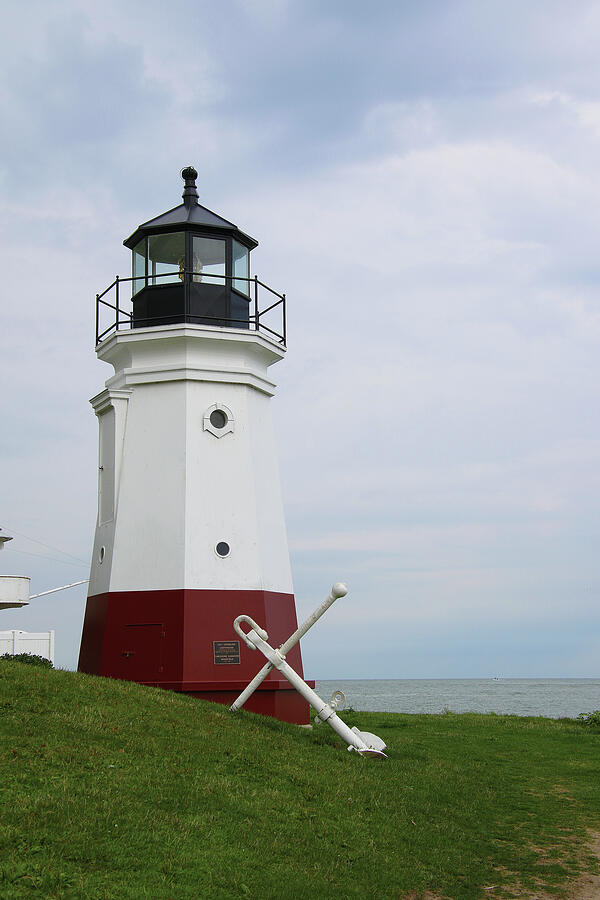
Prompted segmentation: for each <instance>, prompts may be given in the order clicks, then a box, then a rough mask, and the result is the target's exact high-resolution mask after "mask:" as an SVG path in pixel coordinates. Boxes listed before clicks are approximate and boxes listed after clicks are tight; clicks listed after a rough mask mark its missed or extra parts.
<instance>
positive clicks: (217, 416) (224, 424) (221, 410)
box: [203, 403, 235, 438]
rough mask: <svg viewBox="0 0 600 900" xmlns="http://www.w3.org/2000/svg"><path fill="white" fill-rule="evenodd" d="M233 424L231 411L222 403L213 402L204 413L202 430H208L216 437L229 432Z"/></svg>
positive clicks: (232, 429)
mask: <svg viewBox="0 0 600 900" xmlns="http://www.w3.org/2000/svg"><path fill="white" fill-rule="evenodd" d="M234 425H235V423H234V419H233V413H232V412H231V410H230V409H229V407H228V406H225V405H224V404H223V403H213V405H212V406H209V408H208V409H207V410H206V412H205V413H204V420H203V427H204V431H209V432H210V433H211V434H213V435H214V436H215V437H217V438H221V437H224V436H225V435H226V434H231V433H232V432H233V431H234Z"/></svg>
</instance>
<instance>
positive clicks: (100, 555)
mask: <svg viewBox="0 0 600 900" xmlns="http://www.w3.org/2000/svg"><path fill="white" fill-rule="evenodd" d="M105 553H106V549H105V548H104V547H100V551H99V552H98V562H99V563H100V565H102V563H103V562H104V555H105Z"/></svg>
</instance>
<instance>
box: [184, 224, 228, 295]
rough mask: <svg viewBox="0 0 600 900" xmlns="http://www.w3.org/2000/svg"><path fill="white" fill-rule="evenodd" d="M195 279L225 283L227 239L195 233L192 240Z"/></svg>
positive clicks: (210, 282) (212, 282)
mask: <svg viewBox="0 0 600 900" xmlns="http://www.w3.org/2000/svg"><path fill="white" fill-rule="evenodd" d="M192 271H193V273H194V274H193V276H192V277H193V280H194V281H204V282H208V283H209V284H221V285H224V284H225V241H222V240H220V239H219V238H206V237H199V236H198V235H194V238H193V241H192Z"/></svg>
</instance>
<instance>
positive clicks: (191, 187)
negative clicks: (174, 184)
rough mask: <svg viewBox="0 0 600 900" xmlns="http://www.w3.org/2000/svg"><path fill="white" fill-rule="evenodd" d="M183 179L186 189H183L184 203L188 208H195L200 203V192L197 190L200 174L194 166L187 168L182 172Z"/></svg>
mask: <svg viewBox="0 0 600 900" xmlns="http://www.w3.org/2000/svg"><path fill="white" fill-rule="evenodd" d="M181 177H182V178H183V180H184V181H185V187H184V189H183V194H182V195H181V196H182V197H183V202H184V203H185V205H186V206H194V205H195V204H197V203H198V191H197V189H196V178H197V177H198V173H197V172H196V170H195V169H194V167H193V166H187V167H186V168H185V169H182V170H181Z"/></svg>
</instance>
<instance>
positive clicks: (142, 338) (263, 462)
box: [79, 167, 309, 723]
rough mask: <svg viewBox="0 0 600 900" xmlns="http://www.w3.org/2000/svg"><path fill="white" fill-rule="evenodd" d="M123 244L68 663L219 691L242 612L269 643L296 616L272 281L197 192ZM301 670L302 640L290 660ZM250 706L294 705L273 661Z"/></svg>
mask: <svg viewBox="0 0 600 900" xmlns="http://www.w3.org/2000/svg"><path fill="white" fill-rule="evenodd" d="M182 177H183V179H184V181H185V186H184V190H183V203H181V204H180V205H179V206H176V207H175V208H174V209H171V210H169V211H168V212H165V213H163V214H162V215H159V216H157V217H155V218H153V219H150V220H149V221H148V222H146V223H145V224H143V225H140V226H139V227H138V228H137V229H136V230H135V231H134V232H133V234H132V235H131V236H130V237H128V238H127V239H126V240H125V241H124V244H125V246H126V247H127V248H128V249H129V250H130V251H131V255H132V269H131V276H127V277H125V278H116V279H115V281H114V282H113V284H112V285H110V287H109V288H107V289H106V290H105V291H104V292H103V293H102V294H99V295H97V297H96V353H97V356H98V358H99V359H100V360H101V361H102V362H105V363H108V364H109V365H110V366H111V367H112V370H113V372H112V374H111V375H110V377H109V378H108V379H107V381H106V383H105V387H104V389H103V390H102V391H101V392H100V393H99V394H97V395H96V396H95V397H93V398H92V400H91V404H92V406H93V409H94V411H95V413H96V416H97V417H98V424H99V459H98V518H97V523H96V532H95V539H94V547H93V554H92V562H91V570H90V583H89V593H88V598H87V604H86V612H85V620H84V625H83V634H82V640H81V649H80V655H79V670H80V671H83V672H89V673H93V674H97V675H105V676H110V677H113V678H120V679H129V680H133V681H137V682H140V683H142V684H147V685H155V686H159V687H162V688H166V689H170V690H174V691H179V692H185V693H187V694H192V695H194V696H197V697H201V698H203V699H207V700H213V701H218V702H222V703H227V704H230V703H231V702H232V701H233V700H234V699H235V698H236V696H237V695H238V694H239V692H240V691H241V690H242V688H244V687H245V685H246V684H247V683H248V681H249V680H250V679H251V678H252V677H253V676H254V674H255V673H256V671H257V668H259V667H260V663H259V661H257V658H256V657H257V654H256V653H252V652H251V650H250V649H249V648H248V647H247V646H246V645H245V644H244V643H243V642H240V641H239V640H238V636H237V635H236V633H235V632H234V630H233V620H234V619H235V618H236V616H238V615H239V614H240V613H242V612H243V613H246V614H248V615H250V616H252V617H253V618H254V619H256V620H257V621H259V622H261V624H262V625H263V627H264V628H265V629H266V630H267V631H268V633H269V639H270V640H271V643H272V644H274V645H277V643H281V642H283V641H284V640H285V639H286V638H287V637H288V636H289V635H290V634H291V633H292V632H293V631H294V630H295V629H296V627H297V620H296V608H295V602H294V594H293V587H292V578H291V571H290V562H289V551H288V546H287V537H286V529H285V521H284V514H283V504H282V498H281V488H280V482H279V474H278V463H277V453H276V446H275V439H274V432H273V425H272V418H271V409H270V401H271V398H272V397H273V395H274V393H275V390H276V385H275V382H274V381H273V377H272V374H271V370H272V367H273V366H274V365H275V364H276V363H278V362H280V361H281V360H282V359H283V358H284V356H285V352H286V317H285V302H286V301H285V295H284V294H280V293H278V292H276V291H275V290H273V289H272V288H270V287H268V286H267V285H266V284H264V283H263V282H261V281H260V280H259V279H258V277H256V276H251V274H250V271H251V270H250V255H251V252H252V250H253V249H254V248H255V247H256V246H257V243H258V242H257V241H256V240H255V239H254V238H252V237H250V236H249V235H248V234H246V233H245V232H243V231H241V230H240V229H239V228H238V227H237V226H236V225H234V224H233V223H231V222H229V221H227V220H226V219H224V218H222V217H221V216H219V215H217V214H216V213H214V212H211V211H210V210H208V209H206V208H205V207H203V206H201V205H200V204H199V202H198V191H197V187H196V178H197V172H196V170H195V169H193V168H191V167H189V168H186V169H184V170H183V172H182ZM288 659H289V661H290V664H291V665H292V666H293V667H294V668H295V669H296V670H297V671H299V672H300V673H301V674H302V660H301V655H300V648H299V646H296V647H295V648H294V649H293V650H291V651H290V654H289V657H288ZM247 708H249V709H251V710H253V711H255V712H260V713H263V714H265V715H270V716H274V717H276V718H279V719H282V720H284V721H288V722H297V723H306V722H308V721H309V707H308V704H307V703H306V701H305V700H303V699H302V698H301V697H300V695H299V694H297V693H296V692H295V690H293V689H292V688H291V686H290V685H289V683H288V682H287V681H286V680H285V679H283V678H282V677H281V676H280V675H278V673H277V671H274V672H272V673H271V674H270V675H269V676H268V678H266V679H265V681H264V682H263V683H262V684H261V686H260V689H258V690H257V691H256V692H255V693H254V694H253V696H252V698H251V700H250V701H249V702H248V704H247Z"/></svg>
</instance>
